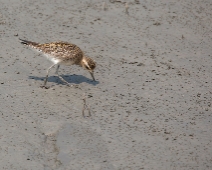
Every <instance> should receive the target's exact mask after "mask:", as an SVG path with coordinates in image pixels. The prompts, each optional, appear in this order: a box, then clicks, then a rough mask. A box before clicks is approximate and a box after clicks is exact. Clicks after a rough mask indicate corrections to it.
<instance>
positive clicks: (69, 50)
mask: <svg viewBox="0 0 212 170" xmlns="http://www.w3.org/2000/svg"><path fill="white" fill-rule="evenodd" d="M20 41H21V43H22V44H25V45H27V46H29V47H32V48H34V49H36V50H37V51H39V52H42V53H43V54H44V55H45V56H46V57H47V59H49V60H50V61H52V62H53V63H54V64H53V65H52V66H51V67H50V68H49V69H48V70H47V76H46V79H45V81H44V86H45V85H46V82H47V79H48V73H49V70H50V69H51V68H52V67H53V66H55V65H58V67H57V71H56V73H57V74H58V69H59V67H60V64H62V65H72V64H77V65H80V66H82V67H83V68H85V69H86V70H88V71H89V72H90V73H91V76H92V78H93V80H95V79H94V76H93V70H94V69H95V67H96V63H95V62H94V61H93V60H92V59H91V58H89V57H87V56H84V54H83V52H82V50H81V49H80V48H79V47H78V46H77V45H75V44H71V43H68V42H63V41H60V42H51V43H45V44H39V43H36V42H32V41H27V40H22V39H20ZM58 77H59V78H60V79H61V80H62V81H63V82H65V83H67V84H68V82H67V81H65V80H64V79H63V78H62V77H61V76H59V75H58Z"/></svg>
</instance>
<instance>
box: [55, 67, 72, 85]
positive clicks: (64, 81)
mask: <svg viewBox="0 0 212 170" xmlns="http://www.w3.org/2000/svg"><path fill="white" fill-rule="evenodd" d="M59 68H60V65H59V64H58V65H57V69H56V72H55V74H56V75H57V76H58V77H59V78H60V80H61V81H62V82H63V83H65V84H67V85H68V86H71V85H70V84H69V83H68V82H67V81H66V80H64V79H63V78H62V77H61V76H60V75H59V74H58V71H59Z"/></svg>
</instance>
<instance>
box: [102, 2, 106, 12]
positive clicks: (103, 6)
mask: <svg viewBox="0 0 212 170" xmlns="http://www.w3.org/2000/svg"><path fill="white" fill-rule="evenodd" d="M102 9H103V10H104V11H106V10H107V5H106V3H105V2H103V4H102Z"/></svg>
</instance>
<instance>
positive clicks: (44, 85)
mask: <svg viewBox="0 0 212 170" xmlns="http://www.w3.org/2000/svg"><path fill="white" fill-rule="evenodd" d="M55 65H56V64H53V65H52V66H51V67H49V68H48V69H47V75H46V78H45V80H44V84H43V86H41V87H42V88H48V87H46V83H47V80H48V77H49V71H50V70H51V68H52V67H54V66H55Z"/></svg>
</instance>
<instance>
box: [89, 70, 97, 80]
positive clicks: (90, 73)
mask: <svg viewBox="0 0 212 170" xmlns="http://www.w3.org/2000/svg"><path fill="white" fill-rule="evenodd" d="M90 74H91V77H92V79H93V81H96V80H95V78H94V75H93V72H91V71H90Z"/></svg>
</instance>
